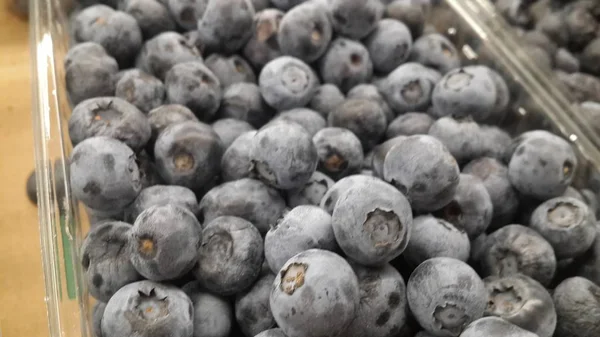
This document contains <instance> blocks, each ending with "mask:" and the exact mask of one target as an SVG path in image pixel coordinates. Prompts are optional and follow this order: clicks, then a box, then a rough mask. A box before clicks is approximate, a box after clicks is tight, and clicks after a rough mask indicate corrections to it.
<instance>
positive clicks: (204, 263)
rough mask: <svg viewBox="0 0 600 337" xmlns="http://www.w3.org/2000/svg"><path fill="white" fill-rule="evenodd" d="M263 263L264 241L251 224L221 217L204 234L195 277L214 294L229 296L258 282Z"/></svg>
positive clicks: (207, 226) (239, 219)
mask: <svg viewBox="0 0 600 337" xmlns="http://www.w3.org/2000/svg"><path fill="white" fill-rule="evenodd" d="M263 260H264V253H263V239H262V238H261V236H260V232H259V231H258V229H256V227H255V226H254V225H253V224H252V223H250V222H248V221H246V220H244V219H242V218H237V217H232V216H223V217H218V218H216V219H214V220H213V221H211V222H210V223H208V225H206V226H205V227H204V230H203V231H202V245H201V246H200V251H199V252H198V264H197V265H196V267H195V268H194V276H195V277H196V278H197V279H198V281H200V284H201V285H202V286H203V287H204V288H206V289H208V290H209V291H211V292H212V293H216V294H219V295H222V296H230V295H234V294H236V293H239V292H241V291H243V290H244V289H247V288H248V287H249V286H251V285H252V284H253V283H254V281H256V279H258V277H259V273H260V267H261V265H262V263H263Z"/></svg>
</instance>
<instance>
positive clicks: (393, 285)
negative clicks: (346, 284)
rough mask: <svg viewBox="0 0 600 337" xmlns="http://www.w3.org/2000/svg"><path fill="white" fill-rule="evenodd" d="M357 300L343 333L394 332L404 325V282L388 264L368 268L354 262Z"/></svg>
mask: <svg viewBox="0 0 600 337" xmlns="http://www.w3.org/2000/svg"><path fill="white" fill-rule="evenodd" d="M352 269H354V272H355V273H356V276H357V277H358V285H359V287H360V294H361V296H360V304H359V306H358V311H357V313H356V317H355V318H354V320H353V321H352V323H351V324H350V326H349V327H348V330H347V331H346V336H348V337H363V336H396V335H398V333H399V332H400V329H401V328H402V327H403V326H404V323H405V320H406V313H407V304H406V285H405V284H404V279H403V278H402V276H401V275H400V273H399V272H398V271H397V270H396V269H394V268H393V267H392V266H391V265H389V264H386V265H384V266H383V267H380V268H367V267H362V266H359V265H356V264H353V265H352Z"/></svg>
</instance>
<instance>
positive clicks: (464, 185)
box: [439, 173, 494, 239]
mask: <svg viewBox="0 0 600 337" xmlns="http://www.w3.org/2000/svg"><path fill="white" fill-rule="evenodd" d="M493 211H494V207H493V205H492V200H491V198H490V195H489V193H488V191H487V188H486V187H485V185H484V184H483V181H482V180H481V179H479V177H477V176H474V175H471V174H464V173H463V174H461V175H460V182H459V183H458V187H457V188H456V193H455V194H454V198H453V199H452V201H451V202H450V203H449V204H448V205H446V206H445V207H444V208H442V209H441V210H440V211H439V216H440V217H442V218H443V219H445V220H446V221H448V222H450V223H452V224H453V225H455V226H456V227H457V228H460V229H461V230H463V231H465V232H466V233H467V235H469V238H470V239H475V238H476V237H478V236H479V235H481V234H482V233H484V232H485V231H486V229H487V228H488V226H489V225H490V223H491V221H492V213H493Z"/></svg>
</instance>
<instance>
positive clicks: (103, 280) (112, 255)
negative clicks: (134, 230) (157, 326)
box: [81, 221, 141, 302]
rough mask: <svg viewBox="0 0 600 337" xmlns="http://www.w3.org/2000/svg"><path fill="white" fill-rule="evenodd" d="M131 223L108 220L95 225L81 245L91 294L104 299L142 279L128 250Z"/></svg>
mask: <svg viewBox="0 0 600 337" xmlns="http://www.w3.org/2000/svg"><path fill="white" fill-rule="evenodd" d="M130 229H131V225H130V224H128V223H124V222H119V221H108V222H104V223H102V224H100V225H98V226H95V227H93V228H92V229H91V230H90V231H89V232H88V234H87V236H86V237H85V240H84V241H83V244H82V246H81V256H82V259H81V264H82V266H83V271H84V275H85V276H84V277H85V280H86V281H87V284H88V290H89V291H90V294H91V295H92V296H93V297H94V298H96V299H98V300H99V301H102V302H108V300H109V299H110V298H111V296H112V295H113V294H114V293H115V292H117V290H119V289H120V288H121V287H123V286H124V285H126V284H129V283H133V282H135V281H138V280H139V279H141V276H140V275H139V274H138V272H137V271H136V270H135V268H134V267H133V265H132V264H131V262H130V261H129V256H128V254H127V250H126V249H122V248H123V247H126V246H127V238H128V235H129V230H130Z"/></svg>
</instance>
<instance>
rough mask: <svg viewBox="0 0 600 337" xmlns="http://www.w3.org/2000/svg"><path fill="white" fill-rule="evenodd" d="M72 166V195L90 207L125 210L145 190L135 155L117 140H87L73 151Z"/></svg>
mask: <svg viewBox="0 0 600 337" xmlns="http://www.w3.org/2000/svg"><path fill="white" fill-rule="evenodd" d="M70 162H71V164H70V169H69V171H70V178H71V192H72V193H73V196H74V197H75V198H76V199H78V200H80V201H82V202H83V203H84V204H85V205H86V206H88V207H91V208H94V209H97V210H100V211H107V210H115V209H122V208H124V207H125V206H127V205H128V204H129V203H131V202H132V201H133V200H134V199H135V198H136V197H137V195H138V193H139V192H140V190H141V183H140V176H139V169H138V166H137V164H136V162H135V154H134V153H133V151H132V150H131V149H130V148H129V147H127V146H126V145H125V144H123V143H121V142H119V141H118V140H115V139H113V138H109V137H93V138H88V139H86V140H84V141H83V142H81V143H79V144H77V146H75V148H74V149H73V152H72V154H71V160H70ZM100 163H101V164H100ZM99 164H100V165H99Z"/></svg>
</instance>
